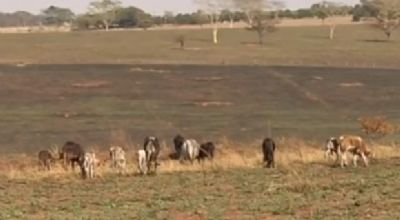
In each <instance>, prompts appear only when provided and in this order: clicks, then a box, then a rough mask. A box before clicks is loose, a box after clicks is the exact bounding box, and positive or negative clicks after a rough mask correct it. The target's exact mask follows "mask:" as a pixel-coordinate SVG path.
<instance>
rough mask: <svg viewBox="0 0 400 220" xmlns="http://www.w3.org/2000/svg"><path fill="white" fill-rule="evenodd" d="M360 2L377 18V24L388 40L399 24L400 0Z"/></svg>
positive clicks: (366, 0)
mask: <svg viewBox="0 0 400 220" xmlns="http://www.w3.org/2000/svg"><path fill="white" fill-rule="evenodd" d="M362 4H363V5H364V6H366V7H367V8H368V10H369V11H370V12H371V14H372V16H373V17H374V18H375V19H376V20H377V26H378V27H379V28H380V29H381V30H383V32H385V34H386V37H387V39H388V40H390V37H391V36H392V33H393V31H394V30H395V29H396V28H398V27H399V26H400V0H363V1H362Z"/></svg>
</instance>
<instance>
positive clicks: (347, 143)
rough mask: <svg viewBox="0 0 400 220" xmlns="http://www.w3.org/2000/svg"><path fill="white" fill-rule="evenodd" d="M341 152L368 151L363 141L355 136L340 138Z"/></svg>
mask: <svg viewBox="0 0 400 220" xmlns="http://www.w3.org/2000/svg"><path fill="white" fill-rule="evenodd" d="M339 143H340V146H339V147H340V150H341V151H342V152H345V151H351V152H354V153H359V152H365V151H367V149H366V146H365V144H364V141H363V139H362V138H361V137H360V136H355V135H342V136H340V138H339Z"/></svg>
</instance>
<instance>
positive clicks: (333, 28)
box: [329, 24, 336, 40]
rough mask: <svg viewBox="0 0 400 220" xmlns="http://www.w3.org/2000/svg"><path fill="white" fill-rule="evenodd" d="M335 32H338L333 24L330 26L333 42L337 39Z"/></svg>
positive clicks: (330, 36)
mask: <svg viewBox="0 0 400 220" xmlns="http://www.w3.org/2000/svg"><path fill="white" fill-rule="evenodd" d="M335 30H336V25H335V24H332V25H331V26H330V31H329V39H330V40H333V39H334V38H335Z"/></svg>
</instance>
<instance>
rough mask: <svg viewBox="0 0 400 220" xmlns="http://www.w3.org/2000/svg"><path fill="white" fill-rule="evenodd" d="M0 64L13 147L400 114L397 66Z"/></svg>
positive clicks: (346, 125) (4, 142) (284, 127)
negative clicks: (355, 67)
mask: <svg viewBox="0 0 400 220" xmlns="http://www.w3.org/2000/svg"><path fill="white" fill-rule="evenodd" d="M0 72H1V75H0V96H1V99H0V104H1V105H0V117H1V120H0V131H1V132H0V137H1V138H0V144H1V146H2V148H1V151H2V152H8V153H18V152H36V151H37V150H39V149H41V148H49V147H53V146H54V145H58V146H60V145H61V144H63V143H64V142H65V141H66V140H75V141H78V142H79V143H82V144H83V145H84V146H88V147H89V146H93V147H96V148H100V149H105V148H108V147H109V146H110V145H111V144H118V145H123V146H129V147H134V146H136V145H137V144H139V145H141V144H142V142H143V138H144V137H145V136H146V135H156V136H158V137H160V139H161V141H162V142H164V144H166V145H168V146H170V145H171V144H172V137H173V136H175V135H176V134H177V133H181V134H184V135H185V136H187V137H193V138H196V139H198V140H199V141H200V142H203V141H206V140H214V141H216V140H219V139H223V138H228V139H232V140H234V141H238V142H252V141H254V140H256V139H257V140H259V139H262V138H264V137H265V136H266V135H268V133H269V132H271V135H273V136H274V137H281V136H286V137H301V138H307V139H311V140H318V141H323V140H325V139H326V137H327V136H331V135H339V134H342V133H356V134H357V133H360V132H361V131H360V128H359V125H358V122H357V119H358V118H359V117H361V116H368V115H385V116H387V117H388V119H389V120H391V121H394V122H395V123H397V122H398V118H399V112H398V111H397V109H398V103H399V98H400V97H399V96H398V87H399V80H398V78H399V72H398V71H397V70H383V69H346V68H320V67H316V68H305V67H261V66H204V65H203V66H194V65H164V66H163V65H143V66H137V65H28V66H24V67H15V66H10V65H3V66H1V67H0ZM388 138H389V139H391V140H395V139H396V136H391V137H388Z"/></svg>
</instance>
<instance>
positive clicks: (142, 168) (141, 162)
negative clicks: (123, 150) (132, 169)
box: [138, 150, 148, 174]
mask: <svg viewBox="0 0 400 220" xmlns="http://www.w3.org/2000/svg"><path fill="white" fill-rule="evenodd" d="M138 168H139V172H140V174H147V168H148V167H147V158H146V151H145V150H138Z"/></svg>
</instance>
